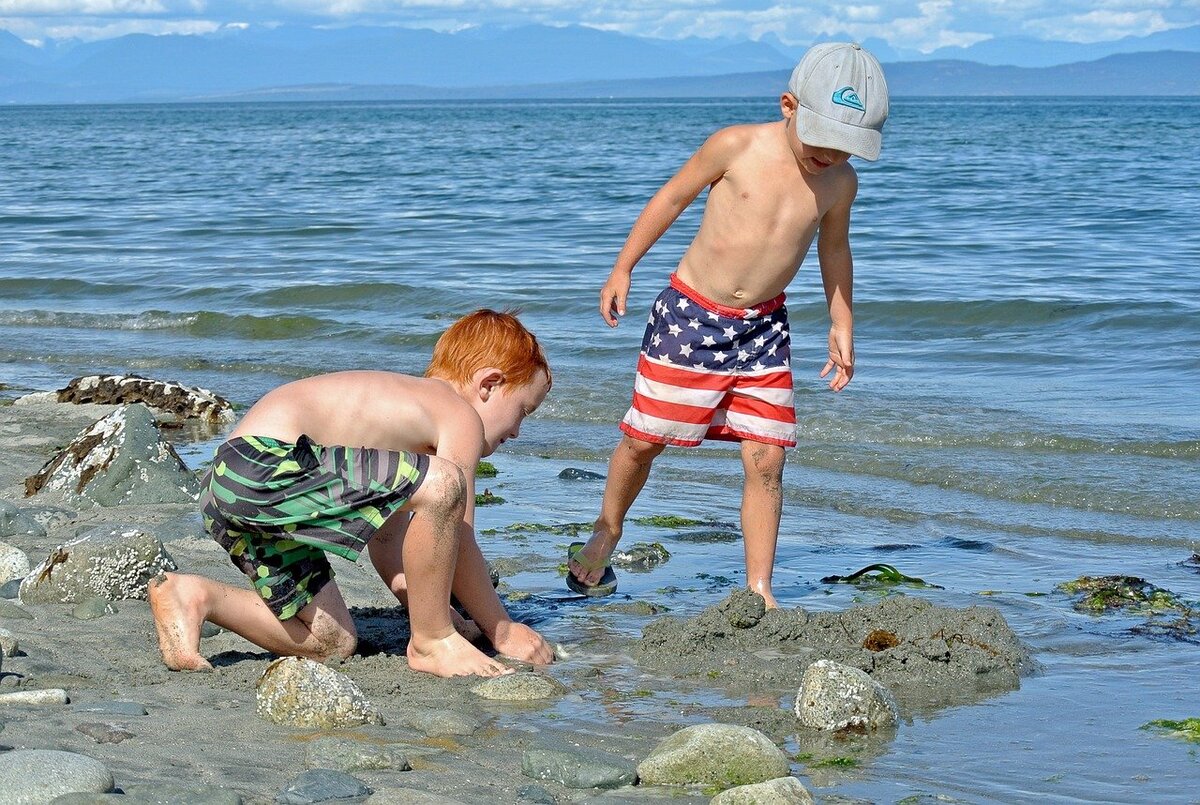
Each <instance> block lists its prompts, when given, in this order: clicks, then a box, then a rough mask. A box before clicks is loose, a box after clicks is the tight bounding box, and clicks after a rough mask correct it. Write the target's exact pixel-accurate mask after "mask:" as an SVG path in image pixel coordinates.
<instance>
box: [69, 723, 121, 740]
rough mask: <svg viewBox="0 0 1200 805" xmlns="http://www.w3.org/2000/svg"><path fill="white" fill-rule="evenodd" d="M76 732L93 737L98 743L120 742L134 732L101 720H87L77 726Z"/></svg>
mask: <svg viewBox="0 0 1200 805" xmlns="http://www.w3.org/2000/svg"><path fill="white" fill-rule="evenodd" d="M75 731H76V732H82V733H83V734H84V735H86V736H88V737H89V738H91V739H93V740H94V741H95V742H96V743H98V744H119V743H120V742H121V741H123V740H125V739H126V738H132V737H133V733H132V732H129V731H128V730H126V729H122V728H121V727H118V726H117V725H116V724H105V723H102V722H99V721H86V722H84V723H82V724H79V725H77V726H76V727H75Z"/></svg>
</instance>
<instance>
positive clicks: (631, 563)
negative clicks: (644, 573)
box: [611, 542, 671, 569]
mask: <svg viewBox="0 0 1200 805" xmlns="http://www.w3.org/2000/svg"><path fill="white" fill-rule="evenodd" d="M670 558H671V554H670V552H668V551H667V549H666V548H664V547H663V546H662V543H661V542H635V543H634V544H633V545H630V546H629V550H627V551H622V550H618V551H614V552H613V555H612V560H611V561H612V564H613V565H614V566H615V567H627V568H634V569H649V568H652V567H654V566H655V565H658V564H662V563H663V562H665V561H667V560H668V559H670Z"/></svg>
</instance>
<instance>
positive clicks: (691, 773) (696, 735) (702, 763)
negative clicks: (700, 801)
mask: <svg viewBox="0 0 1200 805" xmlns="http://www.w3.org/2000/svg"><path fill="white" fill-rule="evenodd" d="M789 770H790V765H789V763H788V759H787V756H786V755H785V754H783V752H782V751H780V749H779V747H777V746H776V745H775V744H774V743H773V742H772V741H771V739H770V738H768V737H767V736H766V735H763V734H762V733H761V732H759V731H758V730H756V729H752V728H750V727H741V726H736V725H733V724H695V725H693V726H690V727H685V728H683V729H681V730H679V731H678V732H676V733H675V734H674V735H671V736H669V737H668V738H666V739H664V740H663V741H662V742H661V743H659V744H658V746H656V747H655V748H654V750H653V751H652V752H651V753H650V754H649V755H648V756H647V757H646V759H645V760H643V761H642V762H641V763H639V764H638V767H637V773H638V777H640V778H641V779H642V782H643V783H646V784H649V785H696V784H703V785H721V786H736V785H747V784H750V783H761V782H765V781H767V780H773V779H775V778H776V777H786V776H787V775H788V772H789Z"/></svg>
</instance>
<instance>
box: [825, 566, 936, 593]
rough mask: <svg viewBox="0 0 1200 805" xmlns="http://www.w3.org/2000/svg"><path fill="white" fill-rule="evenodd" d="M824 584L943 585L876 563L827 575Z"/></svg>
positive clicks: (934, 586)
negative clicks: (850, 571) (838, 573)
mask: <svg viewBox="0 0 1200 805" xmlns="http://www.w3.org/2000/svg"><path fill="white" fill-rule="evenodd" d="M821 582H822V583H823V584H858V585H860V586H861V585H872V586H878V585H882V586H885V587H894V586H896V585H898V584H907V585H909V586H912V587H929V588H931V589H935V590H940V589H942V587H941V586H939V585H937V584H931V583H929V582H927V581H925V580H924V579H918V578H916V577H915V576H906V575H904V574H903V573H901V572H900V571H899V570H897V569H896V568H894V567H892V566H891V565H885V564H883V563H876V564H873V565H867V566H866V567H864V568H860V569H858V570H856V571H854V572H853V573H851V574H850V575H849V576H826V577H825V578H823V579H821Z"/></svg>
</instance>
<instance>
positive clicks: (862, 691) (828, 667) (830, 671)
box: [795, 660, 900, 732]
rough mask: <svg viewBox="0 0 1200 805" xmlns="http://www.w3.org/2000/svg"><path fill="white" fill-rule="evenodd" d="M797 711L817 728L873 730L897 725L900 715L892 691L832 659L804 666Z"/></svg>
mask: <svg viewBox="0 0 1200 805" xmlns="http://www.w3.org/2000/svg"><path fill="white" fill-rule="evenodd" d="M795 711H796V718H798V719H799V720H800V723H801V724H803V725H804V726H806V727H812V728H814V729H818V730H844V729H846V728H848V727H855V728H858V729H863V730H866V731H868V732H870V731H874V730H878V729H882V728H884V727H891V726H894V725H895V724H896V721H897V720H899V717H900V713H899V709H898V708H897V707H896V700H895V698H894V697H893V696H892V694H891V691H889V690H888V689H887V688H885V687H884V686H883V685H881V684H879V683H878V682H876V681H875V680H874V679H872V678H871V675H870V674H868V673H867V672H866V671H861V670H859V669H858V668H851V667H849V666H847V665H842V664H841V663H836V662H833V661H832V660H817V661H816V662H814V663H813V664H812V665H810V666H808V668H807V669H805V671H804V678H803V679H802V680H801V682H800V689H799V690H798V691H797V692H796V704H795Z"/></svg>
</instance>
